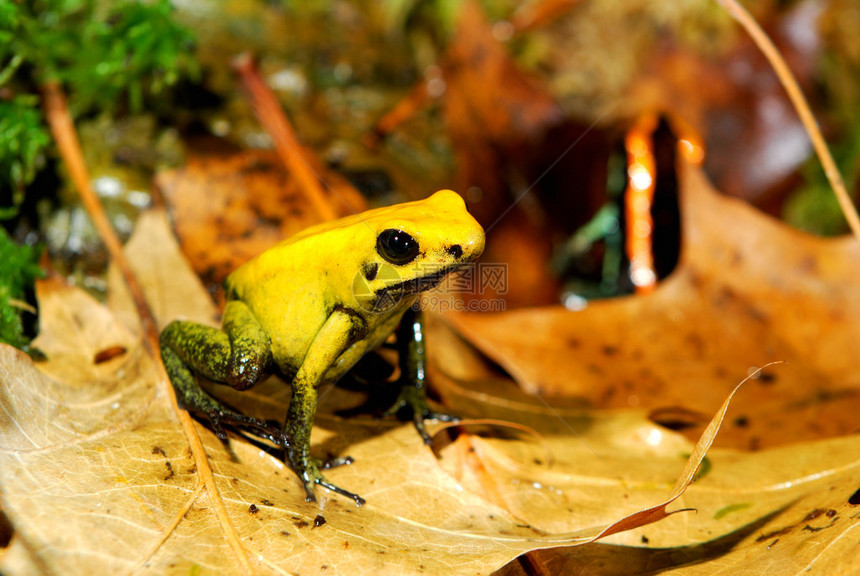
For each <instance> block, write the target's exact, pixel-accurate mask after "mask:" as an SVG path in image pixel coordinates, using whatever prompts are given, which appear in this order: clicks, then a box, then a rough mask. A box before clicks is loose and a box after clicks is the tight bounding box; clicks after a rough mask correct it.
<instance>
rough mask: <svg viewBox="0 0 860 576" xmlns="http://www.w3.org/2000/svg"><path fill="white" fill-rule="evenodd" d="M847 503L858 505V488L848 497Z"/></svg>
mask: <svg viewBox="0 0 860 576" xmlns="http://www.w3.org/2000/svg"><path fill="white" fill-rule="evenodd" d="M848 503H849V504H851V505H852V506H860V488H858V489H857V491H856V492H854V494H852V495H851V496H849V497H848Z"/></svg>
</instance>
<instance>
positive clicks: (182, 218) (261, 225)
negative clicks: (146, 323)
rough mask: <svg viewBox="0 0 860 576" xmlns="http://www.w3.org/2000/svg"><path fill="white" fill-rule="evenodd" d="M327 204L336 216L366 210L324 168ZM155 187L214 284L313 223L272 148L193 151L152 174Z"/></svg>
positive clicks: (195, 262)
mask: <svg viewBox="0 0 860 576" xmlns="http://www.w3.org/2000/svg"><path fill="white" fill-rule="evenodd" d="M304 161H306V162H308V163H310V165H311V166H312V169H313V170H314V171H315V173H318V174H324V176H323V177H324V178H325V180H326V183H327V185H328V192H329V195H330V197H329V201H330V203H331V206H332V208H333V209H334V211H335V212H336V213H338V214H339V215H341V216H345V215H347V214H353V213H355V212H361V211H362V210H365V209H366V207H367V206H366V202H365V199H364V197H363V196H362V195H361V194H359V193H358V192H357V191H356V190H355V188H353V187H352V185H351V184H349V183H348V182H347V181H346V180H345V179H344V178H343V177H341V176H339V175H337V174H335V173H333V172H331V171H327V170H326V171H324V170H323V169H322V168H321V167H320V166H319V162H318V161H316V159H314V158H311V157H306V158H305V159H304ZM156 185H157V186H158V188H159V189H160V191H161V193H162V195H163V196H164V198H165V200H166V201H167V204H168V205H169V206H170V209H171V215H172V216H173V220H174V222H175V227H176V233H177V235H178V236H179V238H180V240H181V242H182V249H183V251H184V252H185V254H186V255H187V257H188V259H189V261H190V262H191V263H192V266H193V267H194V270H195V271H196V272H197V273H198V274H199V275H200V276H202V277H203V278H204V279H205V280H206V281H207V282H211V283H214V284H216V285H220V284H221V282H223V281H224V279H225V278H226V277H227V274H229V273H230V272H232V271H233V270H235V269H236V268H238V266H239V265H240V264H243V263H244V262H245V261H247V260H249V259H250V258H251V257H253V256H256V255H257V254H259V253H260V252H263V251H264V250H266V249H267V248H269V247H271V246H272V245H273V244H275V243H277V242H278V241H280V240H283V239H284V238H287V237H289V236H292V235H293V234H295V233H296V232H298V231H300V230H303V229H304V228H307V227H308V226H310V225H312V224H316V223H318V222H319V216H318V215H317V214H316V213H315V212H314V211H313V210H311V209H309V208H308V206H309V204H308V202H307V200H306V197H305V196H304V195H303V194H302V192H301V190H300V189H299V183H298V182H297V181H296V180H295V179H294V178H291V177H290V174H289V173H288V172H287V171H286V170H285V169H284V167H283V165H282V163H281V161H280V159H279V158H278V157H277V155H276V154H274V153H273V152H268V151H259V150H248V151H241V152H233V151H223V150H212V151H202V152H201V151H198V152H197V153H196V154H195V155H193V156H191V157H190V158H189V159H188V162H187V163H186V165H185V166H183V167H182V168H178V169H175V170H169V171H165V172H161V173H159V175H158V176H157V178H156Z"/></svg>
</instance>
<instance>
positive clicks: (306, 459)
mask: <svg viewBox="0 0 860 576" xmlns="http://www.w3.org/2000/svg"><path fill="white" fill-rule="evenodd" d="M366 333H367V327H366V325H365V323H364V321H363V320H362V319H361V318H360V317H359V316H358V315H356V314H355V313H351V312H350V311H349V310H347V309H336V310H334V311H333V312H332V314H331V316H329V318H328V320H326V322H325V324H323V327H322V328H321V329H320V331H319V332H317V335H316V336H315V337H314V340H313V342H312V343H311V346H310V348H309V349H308V352H307V354H306V355H305V358H304V360H303V361H302V365H301V367H300V368H299V371H298V372H297V373H296V376H295V378H294V379H293V382H292V398H291V399H290V407H289V409H288V411H287V418H286V421H285V422H284V433H285V435H286V436H287V437H289V438H290V439H291V443H290V445H289V446H288V447H287V458H288V459H289V462H290V464H291V465H292V467H293V469H294V470H295V471H296V473H297V474H298V475H299V478H300V479H301V480H302V483H303V484H304V487H305V494H306V496H307V498H306V500H307V501H309V502H311V501H314V500H316V497H315V496H314V486H315V485H317V484H318V485H320V486H322V487H324V488H328V489H329V490H331V491H332V492H335V493H337V494H340V495H342V496H346V497H348V498H352V499H353V500H355V503H356V504H358V505H359V506H361V505H362V504H364V499H363V498H362V497H361V496H359V495H358V494H355V493H353V492H348V491H346V490H344V489H342V488H339V487H337V486H335V485H334V484H332V483H331V482H329V481H328V480H326V478H325V477H324V476H323V475H322V473H321V472H320V468H323V467H326V468H329V467H332V465H337V464H348V463H350V462H351V461H352V460H351V459H350V458H344V459H339V460H336V461H335V463H334V464H329V465H323V464H322V462H321V461H320V460H319V459H317V458H312V457H311V429H312V428H313V424H314V416H315V414H316V409H317V387H318V386H319V384H320V382H321V380H322V378H323V376H324V375H325V372H326V370H328V368H329V367H330V366H332V364H334V362H335V361H336V360H337V358H338V357H339V356H340V355H341V354H342V353H343V352H344V351H345V350H346V349H347V348H349V347H350V346H351V345H352V344H353V343H354V342H356V341H358V340H360V339H361V338H363V337H364V336H365V335H366Z"/></svg>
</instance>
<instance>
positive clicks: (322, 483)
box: [316, 476, 366, 506]
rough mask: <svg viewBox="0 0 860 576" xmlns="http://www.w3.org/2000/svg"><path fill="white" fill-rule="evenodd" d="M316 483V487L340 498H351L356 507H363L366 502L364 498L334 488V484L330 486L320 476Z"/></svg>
mask: <svg viewBox="0 0 860 576" xmlns="http://www.w3.org/2000/svg"><path fill="white" fill-rule="evenodd" d="M316 483H317V484H318V485H320V486H322V487H323V488H327V489H329V490H331V491H332V492H334V493H335V494H340V495H341V496H346V497H347V498H351V499H352V500H354V501H355V505H356V506H363V505H364V503H365V502H366V500H365V499H364V498H362V497H361V496H359V495H358V494H356V493H355V492H349V491H347V490H344V489H343V488H340V487H338V486H335V485H334V484H332V483H331V482H329V481H328V480H326V479H325V478H324V477H323V476H320V477H319V478H318V479H317V481H316Z"/></svg>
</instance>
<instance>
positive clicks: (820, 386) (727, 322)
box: [451, 166, 860, 449]
mask: <svg viewBox="0 0 860 576" xmlns="http://www.w3.org/2000/svg"><path fill="white" fill-rule="evenodd" d="M681 187H682V195H681V201H682V205H681V210H682V214H683V223H682V230H683V242H682V254H681V262H680V264H679V266H678V268H677V269H676V270H675V272H673V273H672V275H671V276H670V277H669V278H668V279H667V280H666V281H665V282H663V283H662V284H661V285H660V286H659V287H658V289H657V290H656V291H655V292H654V293H653V294H650V295H647V296H636V297H627V298H619V299H615V300H608V301H598V302H591V303H589V305H588V307H587V308H586V309H585V310H582V311H578V312H574V311H570V310H566V309H564V308H561V307H551V308H542V309H533V310H522V311H514V312H509V313H505V314H496V315H479V314H462V315H456V316H454V315H452V316H451V321H452V322H453V323H454V324H455V326H456V327H457V329H458V330H459V331H460V332H461V333H462V334H464V336H465V337H467V338H468V339H469V340H470V341H471V342H472V343H474V345H476V346H477V347H479V348H480V349H481V350H482V351H483V352H484V353H486V354H487V355H488V356H489V357H491V358H492V359H493V360H494V361H495V362H497V363H498V364H499V365H501V366H502V367H504V368H505V369H506V370H507V371H509V372H510V373H511V374H512V375H513V376H514V377H515V379H516V380H517V381H518V382H520V383H521V384H522V385H523V386H524V387H525V388H526V389H527V390H529V391H533V392H537V393H540V394H543V395H548V396H567V397H575V398H578V399H579V400H580V401H581V402H582V403H584V404H586V405H589V406H595V407H604V408H618V407H645V408H648V409H650V410H657V409H664V408H668V409H670V412H671V411H672V410H673V409H682V412H683V411H686V412H687V413H692V414H701V415H704V416H703V418H702V421H704V420H707V415H708V414H710V413H711V411H712V410H713V409H714V407H715V406H717V405H719V403H720V402H721V401H722V399H723V398H724V397H725V395H726V394H727V393H728V392H729V391H730V390H731V388H732V387H733V386H734V385H735V383H736V382H737V381H738V380H739V378H740V377H742V376H744V375H745V374H746V372H747V371H748V370H749V369H750V368H751V367H756V366H762V365H763V364H765V363H767V362H773V361H784V362H786V364H782V365H779V366H776V367H772V368H769V369H768V370H766V371H765V373H764V374H762V376H761V377H759V378H758V379H757V380H755V382H754V383H751V384H750V385H749V386H748V388H747V390H745V391H744V392H743V395H742V399H740V400H739V402H738V405H737V406H736V407H735V408H734V409H733V411H732V415H731V418H730V422H731V425H730V426H727V427H726V429H725V430H724V431H723V433H721V434H720V437H719V439H718V445H730V446H735V447H742V448H753V449H756V448H761V447H765V446H775V445H781V444H785V443H788V442H796V441H803V440H812V439H815V438H827V437H833V436H839V435H842V434H848V433H854V432H857V431H858V422H857V419H856V414H857V413H858V410H860V376H858V373H857V369H856V363H855V361H854V357H853V355H851V354H848V353H846V351H847V350H852V349H853V348H854V347H856V343H857V342H858V341H860V298H858V297H857V294H858V291H860V268H858V266H857V263H858V262H860V246H858V244H857V242H856V241H855V240H853V239H850V238H843V239H821V238H816V237H812V236H808V235H805V234H803V233H800V232H797V231H795V230H792V229H789V228H787V227H786V226H784V225H782V224H780V223H778V222H776V221H774V220H772V219H770V218H769V217H767V216H764V215H762V214H760V213H758V212H756V211H754V210H753V209H751V208H749V207H748V206H746V205H745V204H743V203H740V202H738V201H735V200H732V199H729V198H725V197H720V196H718V195H717V194H716V193H715V192H714V191H713V190H712V189H711V187H710V185H709V184H708V183H707V181H706V180H705V178H704V177H703V176H702V174H701V172H700V171H699V170H698V169H696V168H693V167H691V166H682V169H681ZM698 430H699V429H693V430H692V433H693V434H694V437H695V434H697V433H698Z"/></svg>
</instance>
